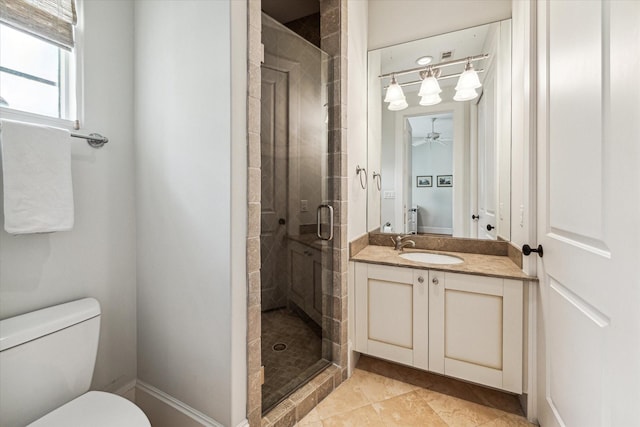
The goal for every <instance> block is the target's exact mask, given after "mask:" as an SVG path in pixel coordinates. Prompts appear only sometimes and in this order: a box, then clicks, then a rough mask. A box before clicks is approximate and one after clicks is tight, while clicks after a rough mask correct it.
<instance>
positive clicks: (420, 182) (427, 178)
mask: <svg viewBox="0 0 640 427" xmlns="http://www.w3.org/2000/svg"><path fill="white" fill-rule="evenodd" d="M432 181H433V175H423V176H416V187H433V182H432Z"/></svg>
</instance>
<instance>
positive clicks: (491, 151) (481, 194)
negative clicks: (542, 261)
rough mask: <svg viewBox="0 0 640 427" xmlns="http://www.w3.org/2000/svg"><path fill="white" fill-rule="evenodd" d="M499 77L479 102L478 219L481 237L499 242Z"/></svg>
mask: <svg viewBox="0 0 640 427" xmlns="http://www.w3.org/2000/svg"><path fill="white" fill-rule="evenodd" d="M494 83H495V74H493V73H492V74H491V75H488V76H487V78H486V79H485V81H484V87H483V91H482V98H481V99H480V101H479V102H478V215H479V216H480V219H478V221H477V223H476V224H477V225H478V232H477V236H478V238H480V239H489V240H496V237H497V228H496V227H497V226H498V218H497V209H498V165H497V160H498V154H497V151H498V149H497V135H496V102H495V98H496V90H495V84H494Z"/></svg>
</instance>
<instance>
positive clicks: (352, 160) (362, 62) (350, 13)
mask: <svg viewBox="0 0 640 427" xmlns="http://www.w3.org/2000/svg"><path fill="white" fill-rule="evenodd" d="M347 8H348V9H347V28H348V34H349V37H348V46H347V54H348V58H347V62H348V64H349V66H348V67H347V73H348V75H347V79H348V80H347V82H348V84H347V110H348V111H347V141H348V144H347V158H348V166H347V176H348V177H349V187H348V200H349V206H348V209H349V219H348V221H349V227H348V230H349V231H348V239H349V241H351V240H353V239H355V238H357V237H359V236H362V235H363V234H365V233H366V232H367V231H368V230H367V192H369V194H373V193H371V192H372V191H374V188H375V182H374V181H373V176H372V175H373V170H370V169H369V168H368V167H367V160H368V159H367V26H368V24H367V19H368V18H367V16H368V9H369V3H368V2H366V1H350V2H348V3H347ZM358 165H360V166H361V167H364V168H367V173H368V182H367V188H368V190H363V189H362V187H361V186H360V178H359V177H358V175H357V174H356V167H357V166H358ZM377 172H380V171H377Z"/></svg>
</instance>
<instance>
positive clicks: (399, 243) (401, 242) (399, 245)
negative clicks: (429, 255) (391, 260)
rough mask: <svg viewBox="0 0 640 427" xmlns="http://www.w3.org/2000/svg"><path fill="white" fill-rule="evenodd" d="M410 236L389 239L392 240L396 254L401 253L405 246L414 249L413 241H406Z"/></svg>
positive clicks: (414, 243)
mask: <svg viewBox="0 0 640 427" xmlns="http://www.w3.org/2000/svg"><path fill="white" fill-rule="evenodd" d="M409 237H410V236H408V235H407V236H396V237H395V238H393V237H392V238H391V240H393V244H394V245H395V249H396V251H398V252H402V250H403V249H404V248H405V247H406V246H411V247H412V248H415V247H416V242H414V241H413V240H407V239H408V238H409Z"/></svg>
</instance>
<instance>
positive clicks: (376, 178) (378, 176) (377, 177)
mask: <svg viewBox="0 0 640 427" xmlns="http://www.w3.org/2000/svg"><path fill="white" fill-rule="evenodd" d="M373 180H374V181H375V183H376V187H378V191H380V190H381V189H382V174H379V173H377V172H376V171H373Z"/></svg>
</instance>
